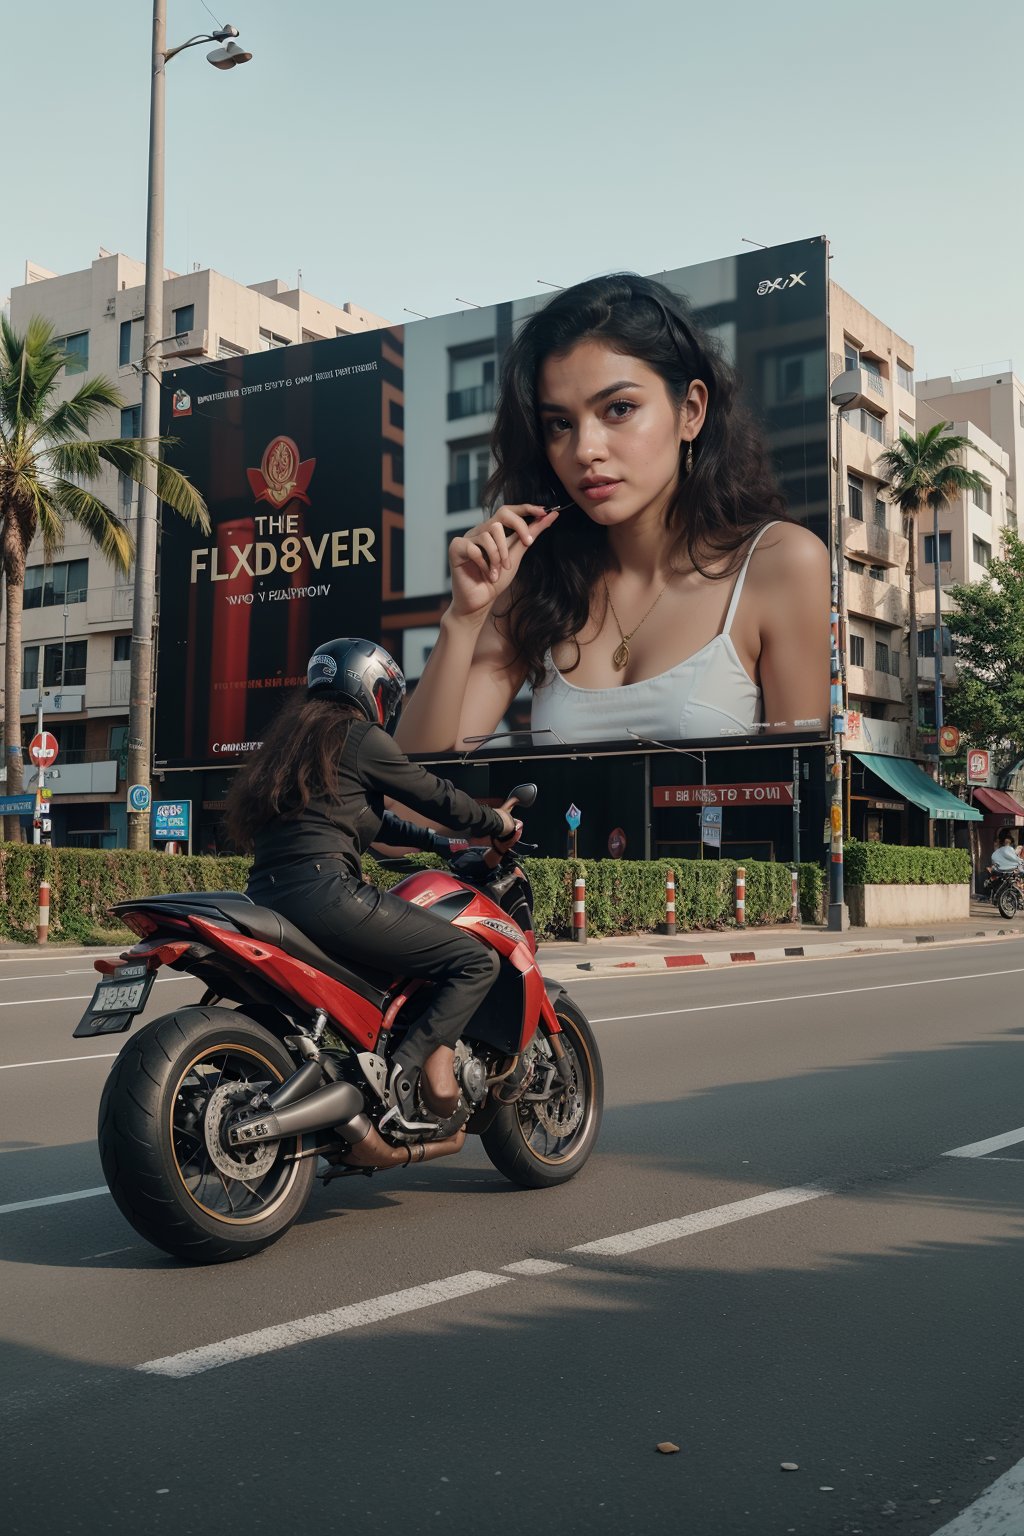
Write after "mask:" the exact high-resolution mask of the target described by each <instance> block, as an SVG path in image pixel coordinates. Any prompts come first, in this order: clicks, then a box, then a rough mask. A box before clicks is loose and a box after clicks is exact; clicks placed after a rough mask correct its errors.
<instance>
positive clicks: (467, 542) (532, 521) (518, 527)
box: [448, 502, 558, 618]
mask: <svg viewBox="0 0 1024 1536" xmlns="http://www.w3.org/2000/svg"><path fill="white" fill-rule="evenodd" d="M557 517H558V513H557V511H551V512H549V511H546V510H545V508H544V507H542V506H536V505H533V504H531V503H525V502H524V503H521V504H519V505H518V506H512V507H499V508H498V510H497V512H495V514H494V516H493V517H489V518H487V520H486V521H485V522H482V523H479V524H478V525H477V527H475V528H471V529H470V530H469V532H468V533H464V534H460V535H459V536H458V538H455V539H452V542H451V544H450V545H449V546H448V564H449V566H450V568H451V573H452V611H453V612H454V613H455V614H457V615H458V616H460V617H462V618H471V617H480V616H483V615H486V614H487V613H488V612H489V611H490V609H491V608H492V607H493V605H494V603H495V601H496V599H497V598H499V597H500V596H501V594H502V593H503V592H505V591H507V590H508V588H509V587H510V586H511V585H512V582H513V580H514V579H515V575H516V572H517V571H518V570H519V565H520V562H521V561H522V558H523V556H524V555H525V554H526V551H527V550H528V549H529V547H530V545H531V544H533V543H535V542H536V540H537V539H538V538H540V536H541V534H542V533H544V532H545V531H546V530H547V529H548V528H550V527H551V524H552V523H553V522H555V521H556V519H557Z"/></svg>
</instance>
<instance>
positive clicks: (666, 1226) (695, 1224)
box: [569, 1184, 832, 1258]
mask: <svg viewBox="0 0 1024 1536" xmlns="http://www.w3.org/2000/svg"><path fill="white" fill-rule="evenodd" d="M831 1193H832V1191H831V1190H830V1189H826V1188H825V1187H824V1185H821V1184H795V1185H793V1186H792V1187H791V1188H790V1189H775V1190H771V1191H770V1192H769V1193H768V1194H766V1195H754V1196H752V1198H751V1199H749V1200H733V1201H731V1202H730V1204H729V1205H716V1206H714V1207H712V1209H711V1210H709V1211H694V1212H693V1214H692V1215H690V1216H676V1217H675V1218H674V1219H673V1220H672V1221H658V1222H655V1224H654V1225H653V1226H651V1227H637V1228H636V1229H635V1230H634V1231H632V1232H618V1233H616V1234H615V1236H614V1237H599V1238H598V1240H597V1242H595V1243H578V1244H577V1245H576V1247H575V1248H570V1249H569V1252H570V1253H593V1254H602V1255H604V1256H605V1257H607V1258H616V1257H618V1256H619V1255H620V1254H623V1253H636V1251H637V1250H638V1249H639V1248H653V1247H654V1246H655V1244H657V1243H671V1242H674V1241H675V1240H676V1239H677V1238H680V1237H692V1236H693V1234H694V1233H695V1232H709V1231H711V1230H712V1228H714V1227H724V1226H727V1225H728V1224H729V1222H731V1221H746V1219H747V1217H748V1216H762V1215H763V1214H764V1213H765V1212H766V1211H780V1210H782V1209H783V1208H784V1207H785V1206H787V1205H801V1204H802V1203H803V1202H804V1201H805V1200H820V1199H821V1197H822V1195H830V1194H831Z"/></svg>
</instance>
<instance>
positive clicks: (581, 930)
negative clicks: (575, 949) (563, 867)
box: [572, 875, 587, 944]
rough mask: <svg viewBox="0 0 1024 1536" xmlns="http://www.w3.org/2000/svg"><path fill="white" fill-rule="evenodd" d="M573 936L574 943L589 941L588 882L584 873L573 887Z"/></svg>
mask: <svg viewBox="0 0 1024 1536" xmlns="http://www.w3.org/2000/svg"><path fill="white" fill-rule="evenodd" d="M572 937H573V943H574V944H585V943H586V942H587V882H586V881H585V880H584V878H583V876H582V875H579V876H578V877H577V879H576V882H575V884H574V885H573V888H572Z"/></svg>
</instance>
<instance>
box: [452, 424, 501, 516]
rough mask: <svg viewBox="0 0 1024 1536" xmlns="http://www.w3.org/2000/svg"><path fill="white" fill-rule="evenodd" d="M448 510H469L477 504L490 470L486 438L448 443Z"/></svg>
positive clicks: (479, 501)
mask: <svg viewBox="0 0 1024 1536" xmlns="http://www.w3.org/2000/svg"><path fill="white" fill-rule="evenodd" d="M448 459H449V468H448V477H449V478H448V511H449V512H470V511H472V510H473V509H474V508H475V507H479V506H480V503H481V499H482V497H483V493H484V486H485V485H486V484H487V477H488V475H489V474H490V472H491V452H490V449H489V447H488V446H487V443H486V441H484V442H479V443H452V444H451V445H450V446H449V450H448Z"/></svg>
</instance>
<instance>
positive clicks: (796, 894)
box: [789, 869, 800, 923]
mask: <svg viewBox="0 0 1024 1536" xmlns="http://www.w3.org/2000/svg"><path fill="white" fill-rule="evenodd" d="M791 873H792V875H793V895H792V899H791V901H790V906H789V915H790V919H791V920H792V921H793V922H794V923H798V922H799V921H800V873H799V871H798V870H795V869H794V870H793V871H792V872H791Z"/></svg>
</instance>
